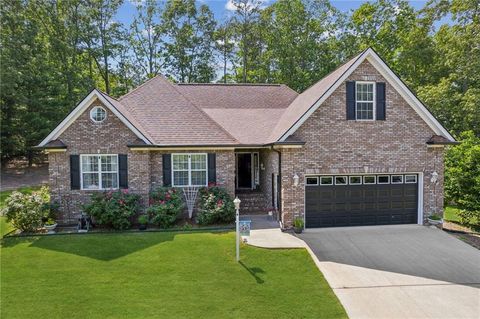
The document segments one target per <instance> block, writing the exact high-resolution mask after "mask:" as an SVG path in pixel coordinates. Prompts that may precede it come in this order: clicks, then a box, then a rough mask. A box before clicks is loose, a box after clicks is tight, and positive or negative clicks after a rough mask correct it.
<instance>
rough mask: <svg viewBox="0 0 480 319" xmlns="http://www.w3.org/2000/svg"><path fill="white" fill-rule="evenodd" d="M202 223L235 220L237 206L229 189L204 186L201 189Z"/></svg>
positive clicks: (198, 219)
mask: <svg viewBox="0 0 480 319" xmlns="http://www.w3.org/2000/svg"><path fill="white" fill-rule="evenodd" d="M199 195H200V213H199V214H198V216H197V221H198V223H199V224H201V225H211V224H224V223H231V222H233V221H234V220H235V206H234V204H233V200H232V198H231V197H230V195H229V194H228V193H227V191H226V190H225V189H223V188H221V187H217V186H214V187H204V188H201V189H200V191H199Z"/></svg>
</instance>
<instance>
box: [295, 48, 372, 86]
mask: <svg viewBox="0 0 480 319" xmlns="http://www.w3.org/2000/svg"><path fill="white" fill-rule="evenodd" d="M369 48H370V47H368V48H366V49H364V50H362V51H361V52H360V53H357V54H356V55H354V56H352V57H351V58H348V59H345V62H343V63H341V64H340V65H339V66H337V67H336V68H335V69H333V70H332V71H330V72H328V73H327V74H325V75H324V76H323V77H322V78H321V79H319V80H318V81H317V82H315V83H313V84H312V85H310V86H309V87H308V88H306V89H305V90H304V91H303V92H306V91H307V90H309V89H311V88H312V87H313V86H315V85H316V84H317V83H318V82H320V81H322V80H324V79H325V78H326V77H328V76H329V75H331V74H332V73H333V72H335V71H337V70H338V69H340V68H341V67H342V66H344V65H345V64H347V63H348V62H350V61H351V60H353V59H355V58H356V59H355V61H356V60H357V59H358V58H359V57H360V56H362V55H363V54H364V53H365V52H366V51H367V50H368V49H369ZM303 92H302V93H300V94H299V95H301V94H303Z"/></svg>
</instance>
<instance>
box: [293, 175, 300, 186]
mask: <svg viewBox="0 0 480 319" xmlns="http://www.w3.org/2000/svg"><path fill="white" fill-rule="evenodd" d="M299 181H300V177H298V175H297V174H295V175H293V186H298V182H299Z"/></svg>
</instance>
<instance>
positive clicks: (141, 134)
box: [38, 89, 152, 147]
mask: <svg viewBox="0 0 480 319" xmlns="http://www.w3.org/2000/svg"><path fill="white" fill-rule="evenodd" d="M96 99H98V100H99V101H100V102H102V104H103V105H104V106H105V107H106V108H107V109H109V110H110V111H111V112H112V113H113V114H115V115H116V116H117V117H118V118H119V119H120V121H122V123H123V124H125V125H126V126H127V127H128V128H129V129H130V130H131V131H132V132H133V133H134V134H135V135H137V137H138V138H140V139H141V140H143V141H144V142H145V143H146V144H152V140H151V138H150V137H149V134H148V132H146V131H145V129H144V128H142V127H141V125H140V124H139V123H138V122H137V121H136V119H135V118H134V117H133V116H132V114H130V113H129V112H128V110H126V109H125V108H123V107H122V105H121V104H120V103H118V101H116V100H115V99H114V98H112V97H110V96H108V95H106V94H105V93H102V92H100V91H99V90H97V89H93V90H92V91H90V93H89V94H88V95H87V96H86V97H85V98H84V99H83V100H82V101H81V102H80V103H79V104H78V105H77V106H76V107H75V108H74V109H73V110H72V111H71V112H70V113H69V114H68V115H67V117H65V118H64V119H63V121H62V122H61V123H60V124H58V125H57V127H56V128H55V129H54V130H53V131H52V132H50V134H48V136H47V137H45V138H44V139H43V141H41V142H40V144H38V147H48V146H47V144H48V143H49V142H50V141H53V140H56V139H58V137H59V136H60V135H61V134H62V133H63V132H64V131H65V130H66V129H67V128H68V127H69V126H70V125H71V124H72V123H73V122H74V121H75V120H76V119H77V118H78V117H79V116H80V115H82V113H83V112H84V111H85V110H86V109H87V108H88V107H89V106H90V105H91V104H92V103H93V102H94V101H95V100H96Z"/></svg>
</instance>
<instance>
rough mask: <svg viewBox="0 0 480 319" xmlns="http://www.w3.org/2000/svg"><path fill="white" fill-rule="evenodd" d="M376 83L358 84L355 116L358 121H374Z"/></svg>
mask: <svg viewBox="0 0 480 319" xmlns="http://www.w3.org/2000/svg"><path fill="white" fill-rule="evenodd" d="M374 91H375V83H374V82H356V91H355V92H356V99H355V100H356V101H355V114H356V119H357V120H374V119H375V117H374V114H375V112H374V111H375V94H374Z"/></svg>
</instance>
